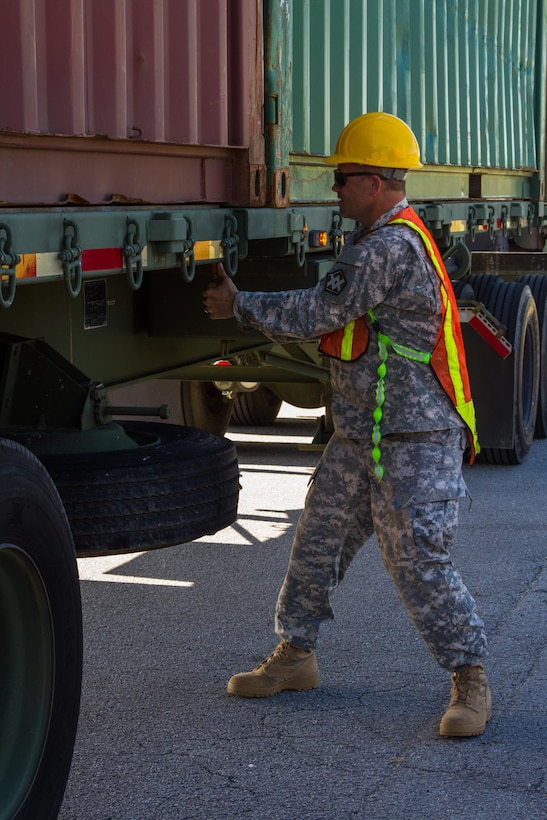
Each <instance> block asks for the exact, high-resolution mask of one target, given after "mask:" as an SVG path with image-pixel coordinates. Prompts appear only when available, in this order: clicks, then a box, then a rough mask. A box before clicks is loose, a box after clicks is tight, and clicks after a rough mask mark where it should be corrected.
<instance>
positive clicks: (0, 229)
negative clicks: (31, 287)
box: [0, 222, 21, 308]
mask: <svg viewBox="0 0 547 820" xmlns="http://www.w3.org/2000/svg"><path fill="white" fill-rule="evenodd" d="M20 261H21V257H20V256H18V255H17V254H16V253H14V252H13V251H12V249H11V228H10V226H9V225H6V223H5V222H0V303H1V304H2V307H6V308H7V307H10V306H11V305H12V304H13V300H14V299H15V288H16V285H17V278H16V271H15V269H16V267H17V265H18V264H19V262H20ZM5 276H7V277H8V281H7V283H6V284H7V287H6V288H5V289H4V284H5V283H4V277H5Z"/></svg>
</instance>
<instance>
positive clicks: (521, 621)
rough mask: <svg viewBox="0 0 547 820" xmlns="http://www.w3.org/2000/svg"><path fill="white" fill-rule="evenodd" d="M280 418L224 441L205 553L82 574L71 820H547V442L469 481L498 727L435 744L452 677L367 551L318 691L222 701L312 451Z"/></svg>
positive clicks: (264, 594) (256, 646)
mask: <svg viewBox="0 0 547 820" xmlns="http://www.w3.org/2000/svg"><path fill="white" fill-rule="evenodd" d="M311 415H312V414H310V413H308V411H305V410H294V409H293V408H287V407H286V406H285V405H284V406H283V409H282V414H281V416H280V418H279V419H278V421H277V422H276V424H275V425H274V426H272V427H271V428H267V429H265V430H260V431H258V430H255V429H248V430H244V429H243V428H231V429H230V431H229V433H228V436H229V437H231V438H233V439H234V440H235V441H236V443H237V449H238V455H239V461H240V468H241V484H242V491H241V501H240V513H239V518H238V521H237V522H236V524H234V526H232V527H230V528H228V529H226V530H224V531H222V532H220V533H217V534H216V535H215V536H213V537H208V538H202V539H201V540H200V541H196V542H193V543H189V544H183V545H181V546H178V547H173V548H170V549H165V550H159V551H156V552H152V553H139V554H132V555H125V556H112V557H110V558H87V559H81V560H80V561H79V568H80V576H81V586H82V596H83V613H84V634H85V660H84V682H83V693H82V708H81V717H80V724H79V731H78V738H77V743H76V749H75V753H74V761H73V766H72V771H71V775H70V779H69V783H68V787H67V791H66V795H65V801H64V804H63V807H62V809H61V813H60V815H59V817H60V820H231V819H232V818H244V820H350V818H359V819H361V818H362V819H363V820H395V819H396V820H433V819H434V818H435V820H437V818H443V817H446V818H452V820H464V818H465V820H468V818H479V819H480V820H504V818H511V820H520V819H521V818H522V819H523V820H524V818H526V820H535V818H544V817H546V816H547V797H546V786H547V776H546V765H547V764H546V760H547V720H546V708H547V707H546V702H547V697H546V695H547V660H546V622H547V618H546V611H547V610H546V606H545V604H546V599H547V577H546V568H545V567H546V561H545V558H546V555H547V440H543V441H536V442H534V445H533V448H532V451H531V453H530V454H529V456H528V458H527V460H526V461H525V463H524V464H522V465H520V466H515V467H496V466H490V465H482V464H478V465H476V466H474V467H473V468H469V467H466V468H465V477H466V480H467V483H468V486H469V490H470V493H471V496H472V499H473V501H472V505H471V506H469V505H468V504H467V503H464V504H462V506H461V512H460V530H459V539H458V545H457V548H456V550H455V551H454V554H453V557H454V559H455V562H456V564H457V565H458V566H459V568H460V570H461V572H462V574H463V576H464V580H465V582H466V583H467V585H468V586H469V587H470V589H471V591H472V592H473V594H474V595H475V597H476V599H477V601H478V603H479V607H480V612H481V615H482V617H483V619H484V621H485V623H486V626H487V629H488V634H489V642H490V658H489V661H488V664H487V672H488V676H489V679H490V684H491V688H492V692H493V703H494V705H493V717H492V721H491V723H490V724H489V725H488V728H487V730H486V732H485V734H484V735H482V736H481V737H478V738H473V739H462V740H458V739H443V738H440V737H439V735H438V723H439V719H440V717H441V715H442V713H443V711H444V709H445V707H446V705H447V702H448V695H449V689H450V680H449V676H448V675H447V673H446V672H444V671H442V670H441V669H439V668H438V667H437V665H436V663H435V662H434V660H433V659H432V657H431V656H430V654H429V652H428V650H427V648H426V647H425V645H424V644H423V643H422V641H421V639H420V638H418V636H417V634H416V633H415V631H414V629H413V627H412V625H411V624H410V622H409V620H408V618H407V616H406V614H405V612H404V610H403V608H402V606H401V604H400V602H399V599H398V596H397V593H396V592H395V590H394V588H393V586H392V584H391V582H390V580H389V578H388V576H387V574H386V573H385V570H384V569H383V567H382V564H381V561H380V559H379V556H378V550H377V545H376V542H375V539H374V538H373V539H371V540H370V541H369V542H368V543H367V544H366V545H365V546H364V547H363V549H362V550H361V552H360V553H359V555H358V556H357V558H356V559H355V561H354V563H353V565H352V566H351V568H350V570H349V572H348V574H347V576H346V579H345V580H344V583H343V584H342V585H341V587H340V589H339V590H338V591H337V593H336V596H335V600H334V607H335V616H336V617H335V620H334V622H333V623H332V624H330V625H329V628H328V630H327V633H326V636H325V640H324V642H323V645H322V646H321V647H320V649H319V650H318V660H319V668H320V674H321V685H320V687H319V688H318V689H316V690H314V691H312V692H306V693H289V692H285V693H282V694H280V695H278V696H276V697H273V698H267V699H252V700H245V699H239V698H234V697H231V696H229V695H227V694H226V688H225V687H226V682H227V680H228V678H229V677H230V675H231V674H233V673H234V672H239V671H245V670H248V669H251V668H252V667H253V666H255V665H256V664H257V663H259V662H260V661H261V660H262V659H263V658H264V657H265V656H266V655H267V654H269V653H270V651H271V650H272V649H273V648H274V646H275V644H276V638H275V636H274V635H273V628H272V621H273V609H274V605H275V600H276V597H277V592H278V589H279V585H280V583H281V580H282V577H283V574H284V571H285V567H286V563H287V558H288V555H289V551H290V546H291V541H292V536H293V533H294V528H295V525H296V521H297V519H298V515H299V512H300V510H301V508H302V505H303V501H304V496H305V493H306V486H307V483H308V481H309V478H310V475H311V474H312V472H313V469H314V466H315V464H316V463H317V460H318V457H319V454H318V453H317V452H316V451H313V450H309V449H304V450H302V449H300V445H301V444H305V443H307V442H309V441H310V439H311V435H312V433H313V428H314V423H315V421H314V419H313V418H311Z"/></svg>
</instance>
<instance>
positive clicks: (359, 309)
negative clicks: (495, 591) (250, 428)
mask: <svg viewBox="0 0 547 820" xmlns="http://www.w3.org/2000/svg"><path fill="white" fill-rule="evenodd" d="M348 129H349V131H348ZM344 139H345V142H344ZM348 139H349V142H348ZM405 140H406V142H405ZM348 145H349V146H350V149H351V150H349V151H348ZM340 146H342V148H340ZM344 146H345V150H344ZM372 159H374V160H375V161H374V162H372ZM328 161H330V162H332V163H333V164H337V165H338V170H337V171H336V172H335V184H334V186H333V190H334V191H335V192H336V193H337V194H338V196H339V200H340V202H339V204H340V212H341V215H342V216H343V217H348V218H350V219H355V220H356V222H357V223H359V224H360V226H361V227H359V229H358V230H356V231H355V232H354V234H353V235H352V236H351V237H350V238H349V240H348V241H347V242H346V244H345V247H344V250H343V251H342V253H341V255H340V256H339V258H338V259H337V260H336V262H335V263H334V265H333V266H332V268H331V271H330V272H329V273H328V274H327V276H326V277H325V278H324V279H323V280H322V281H321V282H320V283H319V284H318V285H317V286H315V287H313V288H310V289H306V290H296V291H288V292H282V293H247V292H238V291H237V289H236V287H235V285H234V283H233V282H232V280H231V279H229V278H228V277H227V276H226V275H225V273H224V272H223V269H222V266H219V271H218V277H217V281H216V282H215V283H211V285H209V287H208V289H207V290H206V292H205V294H204V304H205V310H206V312H207V313H208V314H209V315H210V317H211V318H212V319H223V318H229V317H231V316H232V315H235V317H236V318H237V319H238V321H239V322H241V323H242V324H244V325H248V326H252V327H255V328H258V329H259V330H261V331H262V332H263V333H264V334H266V335H267V336H268V337H270V338H271V339H273V340H276V341H287V340H290V339H292V340H309V339H315V338H318V337H320V336H321V335H322V334H330V333H332V332H333V331H338V330H340V329H341V328H344V327H347V326H350V325H349V323H352V322H353V321H355V320H358V319H360V317H364V316H366V315H367V312H368V311H370V310H372V311H373V314H372V316H371V317H370V318H369V320H368V325H369V326H370V339H369V343H368V347H366V350H365V351H364V352H363V353H362V355H359V356H358V357H357V358H353V359H352V360H349V361H347V360H346V361H344V360H342V359H341V358H333V359H332V360H331V382H332V388H333V400H332V411H333V420H334V434H333V435H332V437H331V439H330V441H329V443H328V445H327V447H326V449H325V451H324V453H323V457H322V459H321V462H320V464H319V466H318V468H317V470H316V472H315V475H314V477H313V482H312V484H311V487H310V489H309V491H308V495H307V498H306V504H305V508H304V511H303V513H302V515H301V517H300V520H299V522H298V526H297V530H296V535H295V539H294V543H293V547H292V552H291V556H290V561H289V566H288V570H287V574H286V577H285V580H284V583H283V586H282V588H281V591H280V593H279V598H278V603H277V608H276V618H275V627H276V632H277V634H278V635H279V636H280V638H281V642H280V643H279V645H278V647H277V648H276V649H275V651H274V652H273V653H272V655H270V656H269V657H268V658H267V659H266V660H265V661H264V662H263V663H262V664H260V666H258V667H257V668H256V669H254V670H253V671H251V672H245V673H240V674H238V675H234V676H233V677H232V678H231V680H230V681H229V684H228V692H230V693H231V694H234V695H240V696H244V697H266V696H269V695H273V694H276V693H278V692H281V691H283V690H287V689H290V690H306V689H312V688H314V687H316V686H317V685H318V683H319V676H318V670H317V662H316V657H315V652H314V649H315V647H316V646H317V644H318V642H319V640H320V637H321V632H322V629H323V626H324V624H325V623H326V622H327V621H328V620H330V619H332V618H333V612H332V608H331V603H330V598H331V593H332V592H333V591H334V590H335V589H336V587H337V586H338V584H339V583H340V582H341V580H342V578H343V577H344V574H345V572H346V570H347V568H348V567H349V565H350V563H351V561H352V559H353V558H354V556H355V555H356V553H357V551H358V550H359V549H360V548H361V546H362V545H363V544H364V543H365V541H366V540H367V539H368V538H369V537H370V536H371V535H372V534H373V532H376V534H377V536H378V541H379V545H380V550H381V555H382V559H383V562H384V564H385V567H386V569H387V571H388V573H389V574H390V576H391V578H392V579H393V581H394V583H395V585H396V587H397V590H398V592H399V595H400V597H401V600H402V602H403V604H404V606H405V608H406V610H407V612H408V614H409V616H410V618H411V620H412V622H413V623H414V625H415V626H416V628H417V630H418V632H419V633H420V635H421V636H422V637H423V639H424V640H425V642H426V644H427V646H428V647H429V649H430V651H431V652H432V654H433V656H434V657H435V658H436V660H437V661H438V663H439V664H440V666H441V667H443V668H444V669H447V670H449V671H450V672H451V673H452V684H453V685H452V694H451V700H450V705H449V708H448V710H447V711H446V713H445V715H444V716H443V718H442V720H441V725H440V733H441V735H445V736H461V737H463V736H471V735H478V734H481V733H482V732H483V731H484V729H485V726H486V723H487V721H488V720H489V718H490V712H491V706H490V692H489V688H488V682H487V679H486V676H485V674H484V670H483V667H482V662H483V659H484V657H485V656H486V636H485V633H484V627H483V623H482V621H481V619H480V618H479V616H478V614H477V610H476V605H475V602H474V600H473V598H472V596H471V594H470V593H469V591H468V590H467V588H466V587H465V585H464V583H463V581H462V579H461V576H460V574H459V572H458V570H457V569H456V568H455V567H454V565H453V563H452V561H451V558H450V548H451V546H452V544H453V542H454V539H455V535H456V529H457V517H458V503H459V499H460V498H462V497H464V496H465V495H466V493H467V489H466V486H465V482H464V480H463V477H462V473H461V466H462V459H463V452H464V449H465V446H466V424H465V422H464V421H463V420H462V417H461V416H460V414H459V413H458V412H457V411H456V409H455V407H454V405H453V403H452V402H451V400H450V399H449V398H448V395H447V393H446V392H445V390H444V389H443V387H442V386H441V384H440V382H439V380H438V379H437V376H436V375H435V373H434V371H433V369H432V367H431V366H429V364H427V363H424V362H423V361H416V360H415V359H413V358H412V357H407V356H404V355H397V354H395V353H394V351H393V350H392V349H391V350H389V354H388V356H387V360H386V361H385V365H386V370H387V372H386V373H385V377H384V379H383V380H381V381H382V388H383V390H382V391H380V392H381V393H383V391H385V395H379V393H378V384H379V365H380V360H379V358H378V349H379V348H378V342H377V332H376V331H378V329H381V333H382V334H384V335H385V337H388V339H389V340H392V341H393V342H395V343H398V344H399V345H404V346H405V348H406V349H411V350H413V351H424V352H426V351H432V350H433V347H434V345H435V342H436V339H437V337H438V335H439V329H440V327H441V322H442V304H441V295H440V290H441V289H440V282H439V277H438V275H437V272H436V271H435V268H434V266H433V264H432V262H431V258H430V257H429V256H428V253H427V252H426V251H425V248H424V243H423V241H422V238H421V237H420V235H418V233H416V232H415V231H413V230H409V228H408V226H407V225H405V224H389V225H388V224H387V223H388V222H389V221H390V219H392V218H393V217H394V216H395V215H396V214H399V213H401V212H402V211H403V209H405V208H407V207H408V202H407V200H406V198H405V183H404V179H405V176H406V169H408V168H412V167H421V164H420V162H419V152H418V147H417V143H416V140H415V138H414V135H413V134H412V132H411V131H410V129H409V128H408V126H406V125H405V124H404V123H402V121H401V120H398V119H397V118H395V117H392V116H391V115H387V114H366V115H363V116H362V117H360V118H357V120H354V121H353V122H352V123H350V124H349V125H348V126H346V129H345V130H344V132H342V135H341V136H340V139H339V141H338V145H337V150H336V152H335V154H334V155H333V156H332V157H330V158H329V159H327V162H328ZM379 163H380V164H379ZM369 316H370V315H369ZM373 326H374V327H376V331H375V330H374V329H373ZM379 406H380V408H381V413H379V414H378V407H379ZM375 411H376V416H374V414H375ZM373 416H374V418H376V419H378V418H381V421H380V424H379V425H378V427H379V429H381V434H380V435H381V440H380V441H379V440H378V439H379V436H376V445H375V444H374V442H373V441H372V439H371V431H372V429H373V423H374V422H373ZM379 471H380V472H379Z"/></svg>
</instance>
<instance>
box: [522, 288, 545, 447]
mask: <svg viewBox="0 0 547 820" xmlns="http://www.w3.org/2000/svg"><path fill="white" fill-rule="evenodd" d="M517 281H518V282H523V283H524V284H525V285H528V287H529V288H530V290H531V291H532V295H533V297H534V299H535V300H536V307H537V312H538V319H539V337H540V342H539V348H540V354H539V359H540V375H539V396H538V412H537V417H536V430H535V435H536V438H547V276H541V275H539V274H537V273H536V274H533V273H526V274H524V276H520V277H519V278H518V280H517Z"/></svg>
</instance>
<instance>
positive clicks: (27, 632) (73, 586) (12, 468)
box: [0, 439, 82, 820]
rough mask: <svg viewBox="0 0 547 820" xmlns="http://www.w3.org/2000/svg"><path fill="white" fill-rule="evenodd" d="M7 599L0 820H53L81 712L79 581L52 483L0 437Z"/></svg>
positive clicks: (0, 639) (1, 592) (0, 683)
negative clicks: (39, 819) (37, 819)
mask: <svg viewBox="0 0 547 820" xmlns="http://www.w3.org/2000/svg"><path fill="white" fill-rule="evenodd" d="M0 601H1V608H0V613H1V619H0V646H1V654H2V671H1V674H0V702H1V704H2V707H1V709H0V761H1V765H0V795H1V800H0V818H1V820H36V818H41V820H53V818H55V817H57V814H58V811H59V807H60V805H61V803H62V800H63V795H64V791H65V786H66V782H67V779H68V775H69V771H70V765H71V761H72V753H73V749H74V740H75V737H76V729H77V724H78V715H79V709H80V691H81V682H82V615H81V600H80V585H79V581H78V571H77V565H76V557H75V553H74V544H73V541H72V535H71V532H70V527H69V524H68V521H67V517H66V515H65V512H64V510H63V505H62V503H61V499H60V498H59V495H58V493H57V490H56V489H55V486H54V485H53V482H52V481H51V478H50V477H49V475H48V474H47V473H46V471H45V469H44V468H43V466H42V465H41V464H40V462H39V461H38V460H37V459H36V458H35V457H34V456H33V455H32V454H31V453H30V452H29V451H28V450H26V449H25V448H24V447H22V446H21V445H20V444H17V443H16V442H14V441H6V440H1V439H0Z"/></svg>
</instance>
